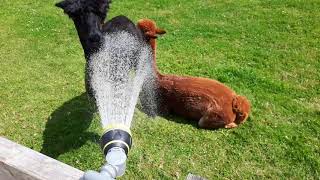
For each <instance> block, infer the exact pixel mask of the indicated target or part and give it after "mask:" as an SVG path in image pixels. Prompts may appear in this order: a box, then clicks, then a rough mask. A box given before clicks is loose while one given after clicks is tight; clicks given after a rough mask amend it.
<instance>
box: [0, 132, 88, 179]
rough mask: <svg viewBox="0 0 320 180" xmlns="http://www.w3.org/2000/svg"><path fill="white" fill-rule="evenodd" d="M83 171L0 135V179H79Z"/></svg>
mask: <svg viewBox="0 0 320 180" xmlns="http://www.w3.org/2000/svg"><path fill="white" fill-rule="evenodd" d="M82 176H83V172H82V171H80V170H78V169H76V168H73V167H71V166H69V165H67V164H64V163H62V162H59V161H57V160H55V159H52V158H50V157H48V156H45V155H43V154H41V153H39V152H36V151H33V150H31V149H29V148H26V147H24V146H21V145H19V144H17V143H14V142H12V141H9V140H8V139H5V138H3V137H0V179H1V180H2V179H3V180H79V179H81V177H82Z"/></svg>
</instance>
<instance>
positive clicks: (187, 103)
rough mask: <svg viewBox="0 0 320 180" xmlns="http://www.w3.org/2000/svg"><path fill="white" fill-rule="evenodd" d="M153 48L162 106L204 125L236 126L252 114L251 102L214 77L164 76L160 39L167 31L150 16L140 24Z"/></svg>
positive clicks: (209, 126)
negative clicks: (158, 56)
mask: <svg viewBox="0 0 320 180" xmlns="http://www.w3.org/2000/svg"><path fill="white" fill-rule="evenodd" d="M137 27H138V28H140V29H141V30H142V32H143V33H144V35H145V36H146V39H147V42H148V43H150V45H151V48H152V50H153V56H154V58H153V68H154V71H155V73H156V75H157V86H158V87H157V88H158V91H159V94H160V109H161V110H162V111H164V112H172V113H175V114H177V115H180V116H183V117H185V118H189V119H194V120H197V121H198V125H199V127H201V128H207V129H217V128H235V127H237V126H238V125H239V124H241V123H243V122H245V121H246V120H247V118H248V116H249V112H250V103H249V101H248V100H247V98H246V97H243V96H239V95H237V94H236V93H235V92H234V91H233V90H231V89H230V88H229V87H227V86H226V85H224V84H222V83H220V82H218V81H216V80H212V79H207V78H199V77H189V76H176V75H163V74H161V73H160V72H159V71H158V68H157V65H156V38H157V35H158V34H165V33H166V32H165V31H164V30H162V29H159V28H157V26H156V23H155V22H154V21H152V20H150V19H142V20H139V21H138V23H137Z"/></svg>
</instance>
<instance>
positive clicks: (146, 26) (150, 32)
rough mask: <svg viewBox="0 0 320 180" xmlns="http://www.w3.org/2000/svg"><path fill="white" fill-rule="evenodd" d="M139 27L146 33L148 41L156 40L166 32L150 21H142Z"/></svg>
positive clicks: (138, 24) (139, 22)
mask: <svg viewBox="0 0 320 180" xmlns="http://www.w3.org/2000/svg"><path fill="white" fill-rule="evenodd" d="M137 26H138V28H139V29H141V31H142V32H143V33H144V35H145V37H146V38H147V40H150V39H156V38H157V37H158V35H161V34H165V33H166V31H165V30H163V29H160V28H158V27H157V25H156V23H155V22H154V21H152V20H150V19H141V20H139V21H138V23H137Z"/></svg>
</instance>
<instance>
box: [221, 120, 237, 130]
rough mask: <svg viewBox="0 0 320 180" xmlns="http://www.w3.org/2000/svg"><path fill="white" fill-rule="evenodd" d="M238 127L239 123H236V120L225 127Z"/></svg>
mask: <svg viewBox="0 0 320 180" xmlns="http://www.w3.org/2000/svg"><path fill="white" fill-rule="evenodd" d="M236 127H238V125H237V124H236V123H234V122H232V123H229V124H227V125H225V126H224V128H226V129H231V128H236Z"/></svg>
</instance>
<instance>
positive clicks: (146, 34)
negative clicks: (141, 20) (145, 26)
mask: <svg viewBox="0 0 320 180" xmlns="http://www.w3.org/2000/svg"><path fill="white" fill-rule="evenodd" d="M144 35H145V36H147V37H149V38H154V39H157V38H158V37H157V36H156V35H155V34H153V33H151V32H150V31H147V32H145V33H144Z"/></svg>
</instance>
